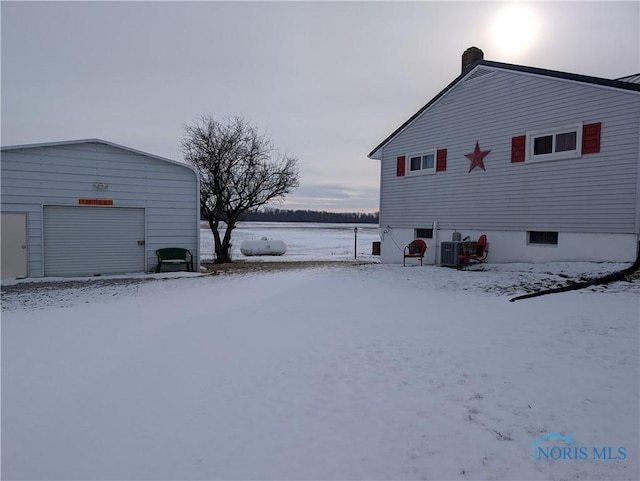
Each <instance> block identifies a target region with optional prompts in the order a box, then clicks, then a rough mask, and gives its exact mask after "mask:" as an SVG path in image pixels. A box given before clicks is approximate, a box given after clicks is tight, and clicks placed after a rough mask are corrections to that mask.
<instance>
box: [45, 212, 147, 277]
mask: <svg viewBox="0 0 640 481" xmlns="http://www.w3.org/2000/svg"><path fill="white" fill-rule="evenodd" d="M144 241H145V214H144V209H142V208H128V207H114V208H110V209H105V208H103V207H98V206H86V205H85V206H45V207H44V274H45V276H94V275H103V274H123V273H129V272H144V271H145V268H146V265H145V246H144V244H145V242H144Z"/></svg>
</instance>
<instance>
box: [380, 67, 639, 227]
mask: <svg viewBox="0 0 640 481" xmlns="http://www.w3.org/2000/svg"><path fill="white" fill-rule="evenodd" d="M639 113H640V95H639V94H638V93H637V92H628V91H619V90H615V89H611V88H606V87H601V86H596V85H590V84H584V83H579V82H572V81H565V80H557V79H553V78H547V77H540V76H535V75H529V74H523V73H519V72H511V71H502V70H496V72H495V73H494V74H493V75H485V76H484V77H481V78H478V79H475V80H472V81H464V80H463V81H462V82H460V83H459V84H458V85H456V86H455V87H454V88H452V89H451V90H450V91H449V92H448V93H446V94H445V95H444V96H443V97H442V98H441V99H440V100H439V101H438V102H436V103H435V104H434V105H432V106H431V107H430V108H429V109H427V110H426V111H425V112H423V113H422V114H421V115H420V116H418V117H417V118H416V119H415V120H414V121H413V122H412V123H411V124H410V125H408V126H407V127H405V128H404V130H403V131H402V132H400V133H398V134H397V135H396V137H395V138H393V139H392V140H390V141H389V142H388V143H387V144H386V145H385V146H384V147H383V148H382V157H383V158H382V161H381V165H382V172H381V194H380V224H381V225H392V226H394V227H402V228H413V227H414V226H415V225H420V224H423V223H425V222H430V221H433V220H436V221H438V223H439V226H440V228H441V229H458V230H462V229H467V230H468V229H478V230H502V231H509V230H513V231H518V230H540V231H561V232H595V233H634V232H635V230H636V217H637V216H638V212H637V206H636V202H637V195H638V193H637V179H638V163H639V157H638V155H639V154H638V139H639V138H640V132H639V128H640V126H639V123H640V115H639ZM591 122H601V123H602V131H601V151H600V152H599V153H595V154H589V155H583V156H582V157H579V158H572V159H565V160H562V161H559V162H519V163H512V162H511V161H510V158H511V139H512V137H514V136H518V135H525V134H526V133H527V132H536V131H541V130H544V129H548V128H549V127H553V126H555V125H557V126H565V125H577V124H578V123H584V124H588V123H591ZM476 141H479V143H480V146H481V148H482V150H490V151H491V152H490V154H489V155H488V156H486V157H485V158H484V164H485V166H486V171H482V170H479V169H475V170H474V171H473V172H471V173H469V172H468V170H469V165H470V164H469V160H468V159H467V158H465V154H469V153H471V152H473V149H474V146H475V143H476ZM432 145H438V146H442V147H443V148H447V150H448V155H447V171H446V172H443V173H442V175H436V176H413V177H411V176H406V177H397V176H396V172H395V170H396V158H397V157H398V156H400V155H405V153H406V152H420V151H422V150H423V149H425V148H428V147H429V146H432Z"/></svg>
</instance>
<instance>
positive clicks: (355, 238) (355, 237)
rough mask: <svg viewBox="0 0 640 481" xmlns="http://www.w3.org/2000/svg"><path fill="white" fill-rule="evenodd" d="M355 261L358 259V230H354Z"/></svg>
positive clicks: (355, 228)
mask: <svg viewBox="0 0 640 481" xmlns="http://www.w3.org/2000/svg"><path fill="white" fill-rule="evenodd" d="M353 259H354V260H356V259H358V228H357V227H354V228H353Z"/></svg>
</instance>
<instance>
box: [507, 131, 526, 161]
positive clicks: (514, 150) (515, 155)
mask: <svg viewBox="0 0 640 481" xmlns="http://www.w3.org/2000/svg"><path fill="white" fill-rule="evenodd" d="M526 144H527V136H526V135H520V136H518V137H513V138H512V139H511V162H524V156H525V155H524V154H525V146H526Z"/></svg>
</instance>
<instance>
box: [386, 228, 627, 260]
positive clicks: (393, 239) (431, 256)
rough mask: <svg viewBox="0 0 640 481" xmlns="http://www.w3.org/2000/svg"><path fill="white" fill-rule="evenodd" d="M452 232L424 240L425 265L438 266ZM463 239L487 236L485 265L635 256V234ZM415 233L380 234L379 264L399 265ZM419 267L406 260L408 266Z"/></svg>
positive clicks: (511, 234)
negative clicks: (549, 240)
mask: <svg viewBox="0 0 640 481" xmlns="http://www.w3.org/2000/svg"><path fill="white" fill-rule="evenodd" d="M453 232H454V231H453V230H444V229H443V230H434V232H433V238H431V239H424V240H425V241H426V243H427V252H426V254H425V257H424V264H425V265H426V264H430V265H439V264H440V245H441V243H442V242H448V241H451V240H452V234H453ZM460 234H461V236H462V238H463V239H464V238H465V237H469V238H470V239H472V240H476V239H477V238H478V237H479V236H480V235H482V234H486V235H487V240H488V256H487V262H489V263H495V264H501V263H508V262H532V263H544V262H633V261H634V260H635V259H636V256H637V246H638V236H637V235H635V234H600V233H575V232H559V233H558V244H557V245H541V244H531V243H529V242H528V234H527V231H483V232H480V231H471V230H470V231H461V232H460ZM414 236H415V231H414V229H406V228H393V227H389V228H386V229H383V230H381V246H380V247H381V249H380V260H381V261H382V262H383V263H388V264H402V260H403V249H404V246H406V245H407V244H408V243H409V242H411V241H412V240H413V239H414V238H415V237H414ZM409 263H414V264H419V262H418V261H417V260H416V259H407V264H409Z"/></svg>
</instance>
